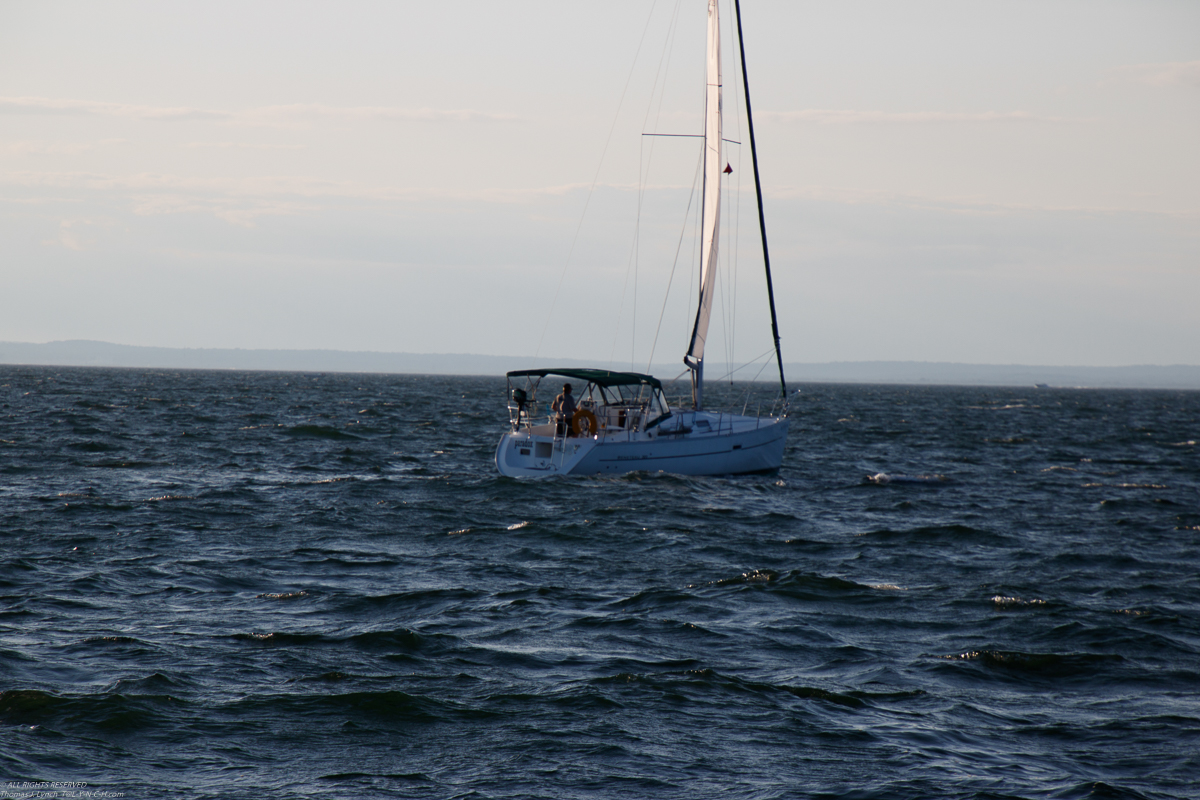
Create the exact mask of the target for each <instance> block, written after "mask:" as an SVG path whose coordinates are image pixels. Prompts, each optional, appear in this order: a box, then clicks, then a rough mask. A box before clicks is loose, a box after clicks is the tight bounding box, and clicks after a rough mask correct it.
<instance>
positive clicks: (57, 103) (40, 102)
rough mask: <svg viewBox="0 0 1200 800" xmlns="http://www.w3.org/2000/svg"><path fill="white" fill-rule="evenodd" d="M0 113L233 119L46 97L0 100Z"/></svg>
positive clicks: (221, 113)
mask: <svg viewBox="0 0 1200 800" xmlns="http://www.w3.org/2000/svg"><path fill="white" fill-rule="evenodd" d="M0 114H64V115H74V116H100V117H124V118H127V119H144V120H165V121H179V120H185V121H186V120H210V121H222V120H230V119H232V118H233V116H234V115H233V114H232V113H230V112H228V111H210V110H208V109H203V108H187V107H171V106H141V105H132V104H129V103H102V102H98V101H95V100H69V99H56V98H50V97H0Z"/></svg>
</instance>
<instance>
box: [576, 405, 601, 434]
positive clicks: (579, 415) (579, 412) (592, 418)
mask: <svg viewBox="0 0 1200 800" xmlns="http://www.w3.org/2000/svg"><path fill="white" fill-rule="evenodd" d="M585 419H586V420H587V425H588V428H587V435H588V436H595V435H596V434H597V433H598V432H599V430H600V426H599V425H597V424H596V415H595V414H593V413H592V412H590V411H588V410H587V409H586V408H577V409H575V416H574V417H572V418H571V433H573V434H575V435H576V436H583V435H584V434H583V426H582V425H580V424H579V423H580V421H581V420H585Z"/></svg>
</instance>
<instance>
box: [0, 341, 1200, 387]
mask: <svg viewBox="0 0 1200 800" xmlns="http://www.w3.org/2000/svg"><path fill="white" fill-rule="evenodd" d="M0 364H4V365H44V366H60V367H67V366H71V367H140V368H148V369H227V370H270V371H285V372H384V373H408V374H427V375H503V374H504V373H505V372H507V371H509V370H514V369H527V368H532V367H556V366H557V367H566V366H575V367H578V366H602V365H597V364H591V365H586V364H581V363H579V362H578V361H573V360H566V359H560V358H536V359H535V358H531V357H526V356H522V357H516V356H486V355H470V354H465V353H440V354H423V353H381V352H370V351H352V350H242V349H232V348H176V347H142V346H138V345H126V344H111V343H109V342H96V341H88V340H82V339H75V340H69V341H58V342H46V343H44V344H34V343H29V342H0ZM760 366H761V365H760ZM613 368H614V369H627V367H626V366H625V365H623V364H619V365H615V366H614V367H613ZM639 369H640V368H639ZM784 370H785V372H786V373H787V378H788V383H789V384H790V383H805V382H812V383H901V384H929V385H944V386H1030V387H1032V386H1034V385H1036V384H1046V385H1048V386H1051V387H1094V388H1130V389H1133V388H1142V389H1200V366H1198V365H1186V364H1175V365H1167V366H1157V365H1136V366H1126V367H1072V366H1053V367H1046V366H1023V365H1019V364H956V363H948V362H936V361H835V362H831V363H825V364H804V363H785V364H784ZM682 371H683V366H682V364H655V365H654V369H653V370H652V372H654V373H655V374H656V375H658V376H659V377H660V378H664V379H668V378H672V377H674V376H675V375H677V374H678V373H680V372H682ZM727 372H728V369H727V367H726V366H725V365H724V364H712V363H709V364H708V365H707V366H706V369H705V374H706V375H709V376H711V377H713V378H720V377H721V376H722V375H725V374H726V373H727ZM756 373H757V374H758V380H760V381H768V382H769V381H774V380H776V379H777V376H778V373H777V372H776V371H775V370H774V369H773V368H770V367H769V368H767V369H765V370H763V371H762V372H761V373H759V372H758V368H757V367H751V368H743V369H741V370H739V371H738V372H737V374H736V375H735V376H734V377H735V379H739V380H752V379H754V378H755V374H756Z"/></svg>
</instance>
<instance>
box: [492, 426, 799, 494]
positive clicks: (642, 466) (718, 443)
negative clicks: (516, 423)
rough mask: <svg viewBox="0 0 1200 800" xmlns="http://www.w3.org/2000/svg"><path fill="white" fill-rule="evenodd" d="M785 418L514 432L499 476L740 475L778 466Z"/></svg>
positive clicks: (500, 455)
mask: <svg viewBox="0 0 1200 800" xmlns="http://www.w3.org/2000/svg"><path fill="white" fill-rule="evenodd" d="M787 429H788V420H787V418H786V417H762V418H758V417H744V416H739V415H735V414H718V413H712V412H704V411H700V412H694V411H689V412H676V418H675V419H674V420H673V427H672V429H671V430H664V431H659V430H651V431H646V432H638V431H629V432H625V431H622V432H619V433H611V434H607V435H606V434H604V433H601V434H600V435H597V436H590V437H576V438H562V437H557V438H556V437H555V436H554V435H553V433H554V432H553V429H552V426H549V425H545V426H539V428H534V429H522V430H518V431H510V432H509V433H506V434H504V436H502V437H501V439H500V444H499V446H498V447H497V448H496V467H497V469H499V470H500V473H501V474H502V475H507V476H509V477H512V478H517V477H547V476H550V475H620V474H624V473H626V472H633V471H635V470H636V471H646V472H670V473H673V474H676V475H737V474H741V473H747V472H766V471H770V470H774V469H779V465H780V464H781V463H782V462H783V450H784V445H785V444H786V442H787Z"/></svg>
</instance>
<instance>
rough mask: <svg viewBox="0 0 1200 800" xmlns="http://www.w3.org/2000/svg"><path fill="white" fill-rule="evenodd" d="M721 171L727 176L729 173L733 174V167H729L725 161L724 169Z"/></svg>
mask: <svg viewBox="0 0 1200 800" xmlns="http://www.w3.org/2000/svg"><path fill="white" fill-rule="evenodd" d="M721 171H722V172H724V173H725V174H726V175H728V174H729V173H731V172H733V167H731V166H729V162H728V161H726V162H725V169H723V170H721Z"/></svg>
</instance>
